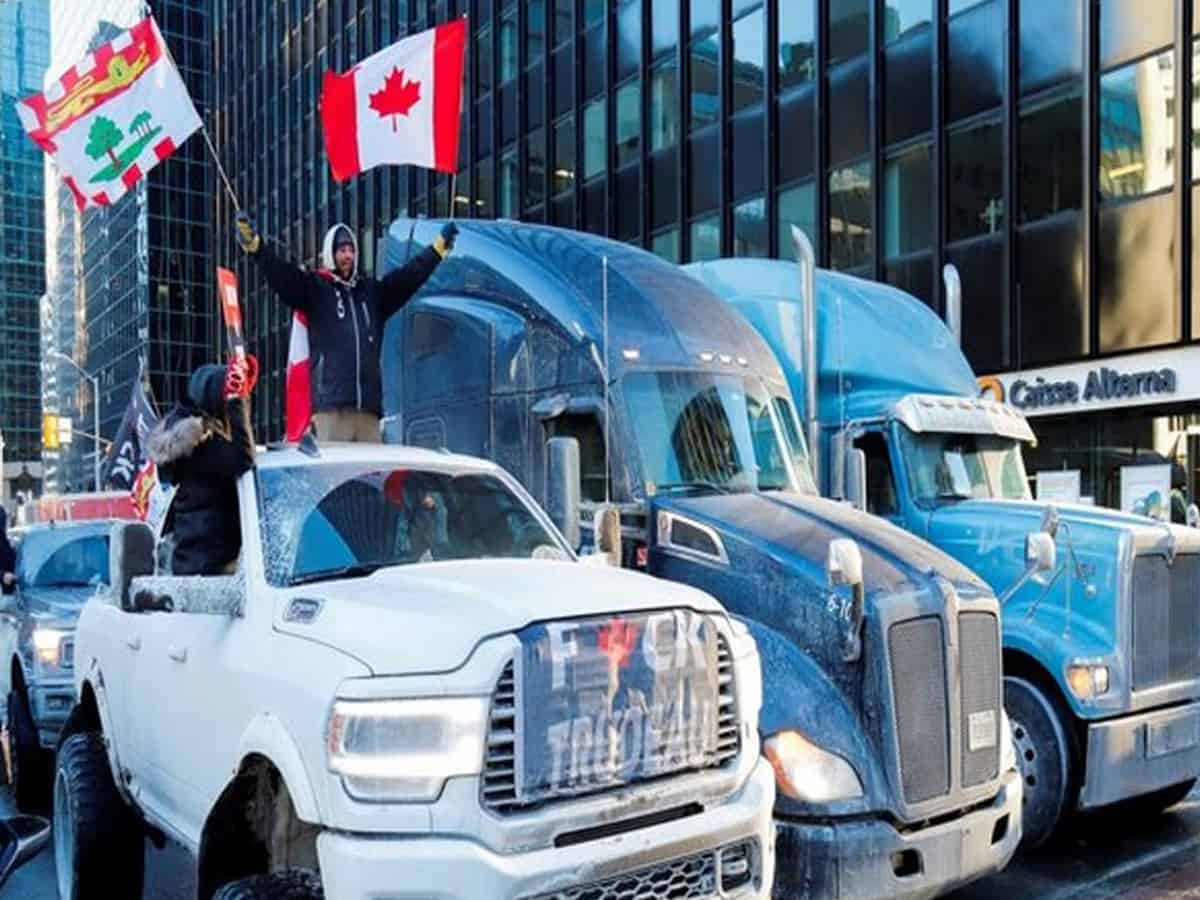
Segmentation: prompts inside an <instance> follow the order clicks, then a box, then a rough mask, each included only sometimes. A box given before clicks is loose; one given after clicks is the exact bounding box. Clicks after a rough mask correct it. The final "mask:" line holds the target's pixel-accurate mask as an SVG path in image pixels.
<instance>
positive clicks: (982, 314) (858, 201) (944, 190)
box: [214, 0, 1200, 436]
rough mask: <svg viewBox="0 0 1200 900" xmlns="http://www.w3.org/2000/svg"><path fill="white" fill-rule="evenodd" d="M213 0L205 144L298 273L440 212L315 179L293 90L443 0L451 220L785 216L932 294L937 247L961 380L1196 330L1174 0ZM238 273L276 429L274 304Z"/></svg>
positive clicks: (265, 409) (770, 223) (850, 261)
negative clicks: (353, 242)
mask: <svg viewBox="0 0 1200 900" xmlns="http://www.w3.org/2000/svg"><path fill="white" fill-rule="evenodd" d="M215 2H216V28H215V40H214V48H215V50H216V55H217V64H216V70H215V71H216V73H217V74H216V101H215V106H216V123H217V133H218V142H219V144H220V146H221V152H222V155H223V157H224V158H225V159H226V160H228V161H229V162H230V163H231V165H232V166H233V168H234V169H235V175H234V180H235V183H236V184H237V186H238V189H239V190H240V191H241V192H242V193H243V195H244V198H245V200H246V202H247V204H248V206H249V208H250V209H251V211H252V212H253V214H254V215H255V216H256V218H257V220H258V222H259V224H260V225H261V227H262V230H263V231H264V232H265V233H267V234H269V235H273V236H276V237H280V238H282V239H283V240H284V241H286V242H287V244H288V245H289V246H290V247H291V248H292V249H293V255H294V256H295V257H296V258H297V259H298V260H300V261H303V262H313V261H315V258H316V256H317V252H318V244H319V241H320V238H321V234H322V233H323V231H324V229H325V228H326V227H327V226H328V225H329V224H330V223H332V222H334V221H337V220H342V219H344V220H347V221H349V222H350V223H351V224H352V225H353V226H354V227H355V228H357V229H358V231H359V233H360V234H361V235H362V236H363V238H364V240H363V247H364V257H366V260H365V261H366V262H367V263H368V268H369V267H370V265H371V264H372V263H373V252H374V244H375V241H376V240H377V239H378V237H379V236H380V235H381V234H382V233H383V230H384V228H385V227H386V225H387V223H388V221H389V220H391V219H392V218H393V217H394V216H396V215H399V214H402V213H404V212H411V213H414V214H418V215H429V216H444V215H445V214H446V211H447V208H448V204H449V203H450V186H449V179H447V178H445V177H443V176H438V175H434V174H432V173H426V172H420V171H416V170H411V169H399V170H387V171H377V172H373V173H370V174H368V175H366V176H364V177H360V178H356V179H354V180H352V181H351V182H349V183H347V184H345V185H341V186H338V185H335V184H333V182H332V181H331V179H330V177H329V174H328V167H327V164H326V162H325V157H324V151H323V148H322V145H321V136H320V129H319V122H318V120H317V118H316V97H317V95H318V93H319V84H320V78H321V74H322V72H323V71H325V70H326V69H334V70H337V71H342V70H345V69H346V68H347V67H348V66H349V65H351V64H352V63H353V62H354V61H355V60H357V59H361V58H363V57H365V56H367V55H368V54H370V53H373V52H375V51H376V50H378V49H380V48H382V47H383V46H386V45H387V44H388V43H390V42H392V41H393V40H396V39H398V38H399V37H401V36H403V35H405V34H408V33H412V32H414V31H417V30H421V29H424V28H426V27H429V26H430V25H433V24H436V23H438V22H444V21H446V20H447V19H449V18H450V17H452V16H458V15H462V14H469V16H470V30H471V40H470V44H469V54H470V59H469V63H468V66H467V76H466V77H467V91H466V95H465V96H466V101H465V107H464V114H463V141H462V150H461V155H460V166H459V173H458V177H457V181H456V190H455V196H454V198H453V202H454V208H455V211H456V212H457V214H458V215H460V216H481V217H494V216H509V217H514V218H521V219H525V220H530V221H537V222H547V223H551V224H556V225H565V226H569V227H574V228H581V229H585V230H591V231H597V232H602V233H607V234H609V235H611V236H613V237H616V238H618V239H620V240H624V241H630V242H633V243H636V244H638V245H640V246H644V247H647V248H649V249H651V250H653V251H654V252H656V253H659V254H660V255H662V256H664V257H666V258H668V259H672V260H679V261H688V260H692V259H701V258H707V257H710V256H715V255H729V254H733V253H739V254H744V255H759V254H768V255H782V256H790V255H791V246H790V239H789V237H788V234H789V227H790V226H791V225H792V224H796V225H799V226H800V227H801V228H803V229H804V230H805V231H806V232H807V233H808V234H809V236H810V238H811V239H812V240H813V243H814V246H815V247H816V248H817V252H818V255H819V262H820V264H822V265H825V266H830V267H833V268H838V269H844V270H848V271H852V272H854V273H857V274H861V275H864V276H866V277H870V278H875V279H880V280H886V281H888V282H891V283H894V284H896V285H898V286H900V287H903V288H904V289H906V290H908V291H910V292H912V293H914V294H915V295H917V296H918V297H920V298H922V299H923V300H925V301H926V302H928V303H929V304H930V305H931V306H932V307H933V308H934V309H938V310H940V309H941V307H942V301H943V298H942V284H941V277H940V272H941V269H942V266H943V265H944V264H945V263H947V262H953V263H955V264H956V265H957V266H958V268H959V270H960V273H961V276H962V280H963V285H964V345H965V349H966V351H967V353H968V356H969V357H970V359H971V362H972V364H973V365H974V366H975V368H976V369H977V370H978V371H980V372H993V371H1002V370H1012V369H1024V368H1030V367H1034V366H1039V365H1047V364H1052V363H1057V362H1062V361H1067V360H1073V359H1079V358H1081V357H1089V356H1102V355H1105V354H1112V353H1118V352H1122V353H1123V352H1128V351H1132V350H1139V349H1144V348H1147V347H1158V346H1163V345H1170V344H1176V343H1182V342H1189V341H1191V340H1192V339H1193V338H1194V337H1197V336H1200V332H1198V331H1197V329H1200V299H1197V300H1194V299H1193V298H1194V297H1195V298H1200V279H1197V278H1195V277H1193V269H1194V268H1195V266H1194V263H1193V258H1194V257H1197V258H1200V249H1195V248H1197V247H1200V244H1198V243H1197V241H1196V240H1195V238H1194V237H1193V234H1194V229H1193V226H1192V221H1193V219H1194V218H1195V212H1194V210H1193V208H1194V207H1200V195H1197V194H1196V193H1195V191H1193V190H1192V189H1191V187H1190V186H1191V185H1192V184H1193V183H1194V180H1193V177H1192V173H1193V169H1194V166H1193V162H1192V157H1191V153H1190V151H1189V152H1186V153H1180V152H1177V148H1180V147H1186V148H1191V147H1192V146H1193V138H1192V136H1191V134H1189V132H1193V122H1194V120H1195V118H1196V117H1195V115H1194V114H1193V104H1194V93H1195V92H1194V90H1193V89H1192V88H1191V84H1192V75H1193V72H1194V71H1195V69H1196V64H1195V63H1194V62H1193V44H1192V34H1193V31H1194V25H1195V13H1194V10H1193V4H1192V3H1191V2H1190V0H1155V2H1153V3H1147V2H1145V0H1096V2H1088V0H1054V2H1046V0H608V2H607V3H605V2H590V0H588V2H585V0H528V2H516V0H386V2H385V0H313V2H299V0H295V2H275V0H245V2H242V0H215ZM227 35H236V36H237V37H235V38H229V37H227ZM1178 98H1187V99H1186V102H1178ZM1193 133H1194V132H1193ZM1189 192H1190V193H1189ZM231 215H232V212H231V210H229V209H228V205H227V204H224V203H220V204H218V224H219V227H220V234H221V236H222V240H223V241H224V246H223V247H222V250H221V252H222V258H225V259H230V258H234V245H233V242H232V238H231V237H229V236H228V235H229V234H230V229H229V225H230V220H231ZM1182 247H1191V248H1193V249H1192V250H1191V251H1190V252H1179V248H1182ZM239 272H240V273H241V274H242V275H243V278H244V279H246V280H247V283H248V285H249V290H250V296H251V298H252V303H251V306H252V310H251V313H250V315H251V317H252V322H253V324H252V333H254V334H258V335H261V336H262V338H261V340H260V341H259V342H258V344H257V346H256V347H255V350H256V352H258V353H259V355H260V357H261V358H262V359H263V360H264V362H265V363H266V366H265V369H264V371H265V373H266V375H265V378H264V381H265V384H264V386H263V387H262V388H260V391H261V393H260V403H259V412H258V414H259V416H260V424H262V425H267V424H270V425H271V427H272V436H274V435H277V434H278V426H279V424H280V420H281V418H282V395H281V390H282V384H283V367H284V361H285V354H286V334H287V325H286V323H287V315H286V312H285V311H284V310H282V309H280V308H278V307H277V306H276V305H274V304H273V303H271V302H269V301H268V300H267V298H266V295H265V293H264V292H263V289H262V285H261V284H260V283H259V282H258V280H257V279H256V278H255V277H254V276H253V275H252V274H251V273H250V271H249V270H248V269H247V268H246V267H245V266H244V265H243V266H242V268H241V269H239ZM264 400H265V401H266V402H265V403H264V402H262V401H264Z"/></svg>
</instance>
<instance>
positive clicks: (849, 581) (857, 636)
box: [825, 538, 866, 662]
mask: <svg viewBox="0 0 1200 900" xmlns="http://www.w3.org/2000/svg"><path fill="white" fill-rule="evenodd" d="M825 578H826V580H827V581H828V582H829V586H830V587H831V588H837V587H847V588H849V589H850V597H851V599H850V606H849V607H847V608H846V609H845V611H844V613H843V616H844V618H845V631H844V633H843V636H842V659H843V660H845V661H846V662H855V661H857V660H858V659H859V657H861V656H862V626H863V620H864V619H865V618H866V612H865V610H864V608H863V599H864V594H865V589H864V586H863V561H862V551H861V550H860V549H859V547H858V543H857V542H856V541H852V540H850V539H849V538H838V539H836V540H832V541H830V542H829V555H828V556H827V557H826V559H825Z"/></svg>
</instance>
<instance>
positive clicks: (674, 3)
mask: <svg viewBox="0 0 1200 900" xmlns="http://www.w3.org/2000/svg"><path fill="white" fill-rule="evenodd" d="M648 2H649V3H650V16H651V18H650V21H651V28H652V34H651V39H652V40H653V42H654V43H653V49H652V53H653V55H654V56H656V57H657V56H660V55H661V54H663V53H672V54H673V53H674V52H675V48H676V47H678V46H679V0H648Z"/></svg>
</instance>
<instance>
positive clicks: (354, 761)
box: [326, 697, 488, 803]
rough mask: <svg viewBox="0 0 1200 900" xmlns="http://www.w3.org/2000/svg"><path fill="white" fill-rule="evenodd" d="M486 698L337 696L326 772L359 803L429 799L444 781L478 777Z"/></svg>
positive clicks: (483, 734) (328, 746)
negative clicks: (361, 801) (455, 777)
mask: <svg viewBox="0 0 1200 900" xmlns="http://www.w3.org/2000/svg"><path fill="white" fill-rule="evenodd" d="M487 715H488V699H487V698H486V697H437V698H425V699H413V700H338V701H336V702H335V703H334V704H333V712H332V714H331V715H330V717H329V734H328V741H327V745H326V746H327V750H328V755H329V769H330V771H332V772H335V773H336V774H338V775H340V776H341V777H342V783H343V784H344V785H345V787H346V791H347V792H348V793H349V794H350V795H351V796H352V797H354V798H355V799H357V800H367V801H373V802H377V803H382V802H392V803H429V802H432V801H434V800H436V799H437V798H438V795H439V794H441V792H442V786H443V785H444V784H445V783H446V779H448V778H453V777H454V776H456V775H478V774H479V773H480V771H482V766H483V750H484V741H485V740H486V735H487Z"/></svg>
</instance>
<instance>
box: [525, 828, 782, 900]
mask: <svg viewBox="0 0 1200 900" xmlns="http://www.w3.org/2000/svg"><path fill="white" fill-rule="evenodd" d="M757 857H758V854H757V853H756V851H755V846H754V845H753V844H752V843H745V842H744V843H741V844H736V845H732V846H729V847H725V848H724V849H720V850H709V851H708V852H707V853H697V854H696V855H694V856H686V857H683V858H682V859H674V860H670V861H669V862H664V863H659V864H658V865H656V866H650V867H648V868H645V869H640V870H638V871H636V872H629V873H628V874H625V875H618V876H616V877H615V878H609V879H606V880H604V881H596V882H592V883H591V884H581V885H577V886H574V887H568V888H564V889H563V890H560V891H553V892H551V893H548V894H537V895H535V896H532V897H525V898H523V900H661V898H665V897H669V898H671V900H702V898H710V897H711V898H716V897H725V896H730V895H731V894H733V893H735V892H736V891H737V890H739V889H744V888H745V887H746V886H748V885H749V884H750V883H751V882H754V881H757V880H758V878H759V869H760V866H759V863H758V858H757Z"/></svg>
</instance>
